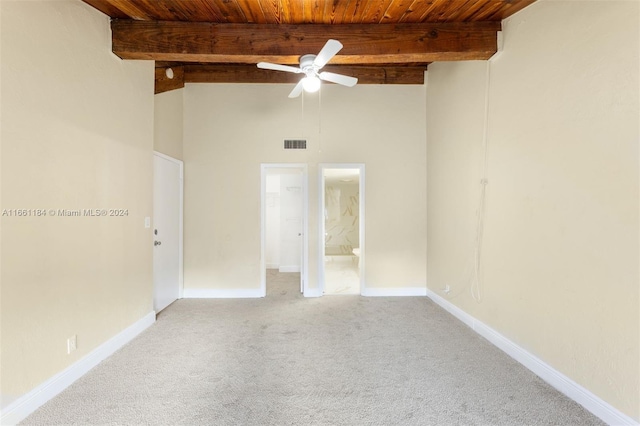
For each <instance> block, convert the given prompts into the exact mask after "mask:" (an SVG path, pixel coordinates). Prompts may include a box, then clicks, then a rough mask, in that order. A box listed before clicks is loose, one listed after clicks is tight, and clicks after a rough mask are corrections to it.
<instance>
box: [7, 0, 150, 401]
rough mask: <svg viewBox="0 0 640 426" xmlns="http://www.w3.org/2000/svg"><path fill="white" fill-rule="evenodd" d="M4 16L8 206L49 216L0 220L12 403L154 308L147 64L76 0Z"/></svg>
mask: <svg viewBox="0 0 640 426" xmlns="http://www.w3.org/2000/svg"><path fill="white" fill-rule="evenodd" d="M0 15H1V18H0V19H1V40H2V51H1V54H2V61H1V63H2V64H1V71H2V82H1V83H2V99H1V106H2V191H1V193H2V209H44V210H45V211H47V215H46V216H40V217H35V216H31V217H11V216H3V217H2V235H1V245H2V259H1V279H2V288H1V294H2V298H1V303H2V307H1V323H2V325H1V327H2V330H1V331H2V353H1V355H2V356H1V358H2V360H1V369H0V370H1V372H2V373H1V374H2V380H1V389H2V402H1V405H2V407H3V409H4V408H6V407H7V405H8V404H10V403H11V402H12V401H14V400H16V399H17V398H19V397H20V396H23V395H24V394H26V393H27V392H29V391H30V390H32V389H33V388H35V387H36V386H38V385H39V384H41V383H42V382H44V381H45V380H47V379H49V378H51V377H52V376H53V375H54V374H56V373H58V372H60V371H62V370H64V369H65V368H66V367H68V366H70V365H71V364H73V363H74V362H76V361H78V360H80V359H81V358H82V357H84V356H86V355H87V354H88V353H89V352H91V351H92V350H93V349H95V348H96V347H98V346H99V345H101V344H102V343H104V342H105V341H107V340H108V339H110V338H111V337H113V336H114V335H116V334H118V333H119V332H121V331H122V330H124V329H125V328H127V327H128V326H130V325H131V324H133V323H135V322H136V321H138V320H140V319H141V318H143V317H145V316H146V315H147V314H149V313H151V311H152V309H153V308H152V270H151V265H152V262H151V259H152V257H151V256H152V251H151V248H152V246H151V232H150V229H145V228H144V217H145V216H151V215H152V194H151V188H152V176H153V173H152V171H153V168H152V167H153V164H152V150H153V63H152V62H143V61H128V62H125V61H121V60H120V59H118V58H117V57H116V56H114V55H113V54H112V53H111V52H110V35H111V33H110V29H109V19H108V18H107V17H106V16H104V15H102V14H101V13H99V12H97V11H96V10H94V9H92V8H90V7H89V6H87V5H86V4H84V3H81V2H80V1H76V0H72V1H66V0H60V1H9V0H3V1H2V2H0ZM51 209H54V210H58V209H69V210H74V209H126V210H128V215H127V216H124V217H59V216H55V217H54V216H52V215H51V214H50V213H48V211H49V210H51ZM74 334H75V335H77V344H78V349H77V350H76V351H75V352H72V353H71V354H70V355H67V346H66V344H67V338H68V337H70V336H72V335H74Z"/></svg>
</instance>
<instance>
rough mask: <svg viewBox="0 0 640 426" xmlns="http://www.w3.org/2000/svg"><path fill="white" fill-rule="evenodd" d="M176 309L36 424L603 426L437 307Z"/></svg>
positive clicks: (273, 285) (287, 277) (282, 299)
mask: <svg viewBox="0 0 640 426" xmlns="http://www.w3.org/2000/svg"><path fill="white" fill-rule="evenodd" d="M297 280H298V276H297V274H278V273H276V272H273V271H270V272H269V281H268V289H269V291H268V295H267V297H266V298H264V299H240V300H229V299H226V300H194V299H190V300H189V299H183V300H179V301H177V302H175V303H174V304H172V305H171V306H169V307H168V308H167V309H165V310H164V311H163V312H161V313H160V315H158V320H157V322H156V324H154V325H153V326H152V327H150V328H149V329H147V330H146V331H145V332H144V333H142V334H141V335H140V336H138V337H137V338H136V339H135V340H133V341H132V342H131V343H130V344H128V345H127V346H125V347H124V348H122V349H121V350H120V351H118V352H116V353H115V354H114V355H113V356H111V357H110V358H109V359H107V360H105V361H104V362H102V363H101V364H100V365H98V366H97V367H95V368H94V369H93V370H91V371H90V372H89V373H88V374H86V375H85V376H84V377H82V378H81V379H80V380H78V381H77V382H76V383H74V384H73V385H72V386H70V387H69V388H68V389H67V390H65V391H64V392H62V393H61V394H60V395H58V396H57V397H56V398H54V399H53V400H51V401H50V402H49V403H47V404H45V405H44V406H43V407H41V408H40V409H39V410H37V411H36V412H35V413H33V414H32V415H31V416H29V417H28V418H27V419H25V421H24V422H23V424H26V425H63V424H64V425H98V424H100V425H581V426H582V425H601V424H602V422H601V421H600V420H598V419H597V418H595V417H594V416H593V415H591V414H590V413H589V412H587V411H586V410H585V409H583V408H582V407H581V406H579V405H578V404H576V403H575V402H573V401H571V400H569V399H568V398H566V397H565V396H563V395H562V394H560V393H559V392H557V391H556V390H554V389H553V388H552V387H550V386H549V385H547V384H546V383H545V382H543V381H542V380H541V379H540V378H538V377H537V376H535V375H534V374H532V373H531V372H530V371H529V370H527V369H525V368H524V367H522V366H521V365H519V364H518V363H516V362H515V361H514V360H512V359H511V358H509V357H508V356H507V355H505V354H504V353H502V352H501V351H500V350H498V349H497V348H495V347H494V346H492V345H491V344H490V343H488V342H487V341H485V340H484V339H482V338H481V337H479V336H478V335H476V334H475V333H474V332H473V331H471V330H470V329H468V328H467V327H466V326H465V325H463V324H462V323H460V322H459V321H458V320H456V319H455V318H453V317H452V316H450V315H449V314H448V313H447V312H445V311H443V310H442V309H441V308H439V307H438V306H437V305H435V304H434V303H433V302H431V301H430V300H429V299H428V298H425V297H401V298H365V297H360V296H343V295H341V296H325V297H322V298H316V299H305V298H303V297H302V296H301V295H300V293H299V291H298V283H297Z"/></svg>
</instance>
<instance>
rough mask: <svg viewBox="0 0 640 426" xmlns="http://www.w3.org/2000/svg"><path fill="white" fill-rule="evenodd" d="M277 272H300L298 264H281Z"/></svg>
mask: <svg viewBox="0 0 640 426" xmlns="http://www.w3.org/2000/svg"><path fill="white" fill-rule="evenodd" d="M278 271H279V272H300V266H281V267H279V268H278Z"/></svg>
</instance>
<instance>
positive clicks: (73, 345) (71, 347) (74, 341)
mask: <svg viewBox="0 0 640 426" xmlns="http://www.w3.org/2000/svg"><path fill="white" fill-rule="evenodd" d="M76 349H78V336H76V335H75V334H74V335H73V336H71V337H69V338H68V339H67V355H68V354H70V353H71V352H73V351H75V350H76Z"/></svg>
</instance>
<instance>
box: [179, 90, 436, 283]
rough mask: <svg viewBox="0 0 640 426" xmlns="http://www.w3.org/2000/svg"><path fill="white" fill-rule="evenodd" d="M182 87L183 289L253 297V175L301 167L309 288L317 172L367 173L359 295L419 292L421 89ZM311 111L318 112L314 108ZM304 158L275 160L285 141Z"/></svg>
mask: <svg viewBox="0 0 640 426" xmlns="http://www.w3.org/2000/svg"><path fill="white" fill-rule="evenodd" d="M290 90H291V86H290V85H261V84H253V85H246V84H235V85H226V84H218V85H206V84H189V85H187V86H186V88H185V89H184V91H185V92H184V99H185V127H184V128H185V138H184V160H185V252H184V255H185V263H184V265H185V269H184V271H185V272H184V283H185V289H203V288H209V289H257V288H259V286H260V270H259V266H260V164H261V163H307V164H308V165H309V197H310V203H309V213H310V218H309V219H310V220H309V233H308V235H309V244H310V248H309V262H310V264H309V277H310V279H309V281H310V287H311V288H317V273H318V272H317V263H318V261H317V259H318V245H319V242H318V185H319V184H318V164H319V163H334V162H339V163H344V162H348V163H352V162H356V163H365V164H366V190H367V193H366V208H367V211H366V256H367V258H366V271H365V274H366V275H365V277H366V278H365V279H366V282H367V285H368V286H369V287H374V288H375V287H378V288H384V287H423V288H424V287H425V285H426V270H425V262H424V259H425V257H426V240H425V233H426V219H425V218H426V146H425V143H424V141H425V138H426V129H425V101H424V96H425V88H424V87H423V86H356V87H354V88H351V89H349V88H344V87H338V86H334V85H326V86H324V87H323V89H322V94H321V99H320V98H319V96H318V95H317V94H316V95H311V96H309V95H307V96H306V98H305V100H304V112H303V110H302V99H296V100H292V99H289V98H287V95H288V93H289V91H290ZM320 102H321V108H319V104H320ZM302 137H303V138H306V139H307V140H308V149H307V150H306V151H298V152H295V151H283V149H282V144H283V139H285V138H302Z"/></svg>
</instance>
